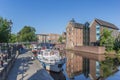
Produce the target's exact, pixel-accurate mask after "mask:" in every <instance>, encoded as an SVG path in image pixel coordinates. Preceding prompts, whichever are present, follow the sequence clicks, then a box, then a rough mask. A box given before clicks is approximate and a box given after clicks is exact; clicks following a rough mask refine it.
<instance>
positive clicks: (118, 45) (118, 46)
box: [114, 34, 120, 52]
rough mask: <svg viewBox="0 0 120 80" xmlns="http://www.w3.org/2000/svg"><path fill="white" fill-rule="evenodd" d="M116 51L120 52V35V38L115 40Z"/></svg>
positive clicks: (119, 36)
mask: <svg viewBox="0 0 120 80" xmlns="http://www.w3.org/2000/svg"><path fill="white" fill-rule="evenodd" d="M114 49H115V50H116V51H117V52H120V34H119V35H118V37H117V38H116V39H115V42H114Z"/></svg>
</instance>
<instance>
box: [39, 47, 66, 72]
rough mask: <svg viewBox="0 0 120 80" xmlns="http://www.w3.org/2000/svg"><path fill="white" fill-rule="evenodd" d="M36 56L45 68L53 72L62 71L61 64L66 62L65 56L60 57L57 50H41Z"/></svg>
mask: <svg viewBox="0 0 120 80" xmlns="http://www.w3.org/2000/svg"><path fill="white" fill-rule="evenodd" d="M37 57H38V59H39V61H40V62H41V63H42V65H43V66H44V68H45V69H46V70H50V71H54V72H60V71H62V70H63V69H62V66H63V64H64V63H65V62H66V59H65V57H64V58H63V57H61V56H60V54H59V51H58V50H50V49H45V50H41V51H40V52H39V53H38V56H37Z"/></svg>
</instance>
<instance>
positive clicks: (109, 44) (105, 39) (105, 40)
mask: <svg viewBox="0 0 120 80" xmlns="http://www.w3.org/2000/svg"><path fill="white" fill-rule="evenodd" d="M111 34H112V31H110V30H108V29H103V31H102V33H101V37H100V46H105V47H106V50H107V51H111V50H113V47H114V38H113V37H112V35H111Z"/></svg>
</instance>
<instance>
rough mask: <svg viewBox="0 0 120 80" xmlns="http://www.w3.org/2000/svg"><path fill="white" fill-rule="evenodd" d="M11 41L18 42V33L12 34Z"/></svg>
mask: <svg viewBox="0 0 120 80" xmlns="http://www.w3.org/2000/svg"><path fill="white" fill-rule="evenodd" d="M10 42H11V43H15V42H17V35H16V34H11V39H10Z"/></svg>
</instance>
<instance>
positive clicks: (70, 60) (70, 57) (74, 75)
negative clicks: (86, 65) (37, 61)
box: [49, 52, 90, 80]
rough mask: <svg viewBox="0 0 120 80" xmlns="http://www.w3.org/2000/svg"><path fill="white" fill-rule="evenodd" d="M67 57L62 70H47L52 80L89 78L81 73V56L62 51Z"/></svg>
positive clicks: (86, 79) (81, 79)
mask: <svg viewBox="0 0 120 80" xmlns="http://www.w3.org/2000/svg"><path fill="white" fill-rule="evenodd" d="M62 55H64V56H65V57H66V58H67V61H66V63H65V64H64V65H63V71H61V72H59V73H55V72H49V73H50V75H51V76H52V77H53V78H54V80H90V79H89V78H86V77H85V76H84V74H83V73H82V57H81V56H78V55H76V54H74V52H64V53H62Z"/></svg>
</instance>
